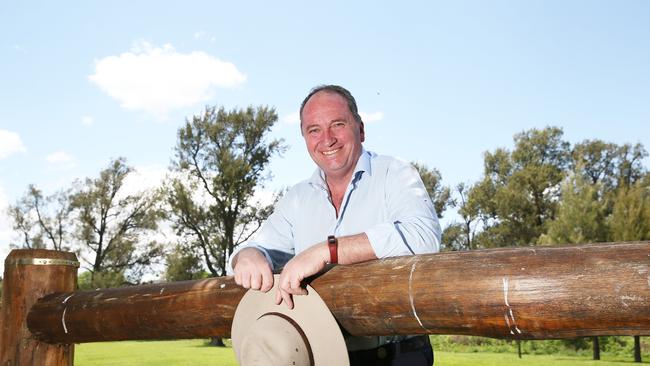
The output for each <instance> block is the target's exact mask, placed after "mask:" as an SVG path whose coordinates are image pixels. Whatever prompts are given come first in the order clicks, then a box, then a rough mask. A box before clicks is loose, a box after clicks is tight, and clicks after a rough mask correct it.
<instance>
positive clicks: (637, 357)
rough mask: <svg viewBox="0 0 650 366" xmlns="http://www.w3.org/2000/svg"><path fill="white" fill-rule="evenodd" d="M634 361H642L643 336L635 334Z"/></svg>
mask: <svg viewBox="0 0 650 366" xmlns="http://www.w3.org/2000/svg"><path fill="white" fill-rule="evenodd" d="M634 362H641V337H640V336H638V335H636V336H634Z"/></svg>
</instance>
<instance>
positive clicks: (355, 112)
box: [300, 84, 362, 128]
mask: <svg viewBox="0 0 650 366" xmlns="http://www.w3.org/2000/svg"><path fill="white" fill-rule="evenodd" d="M318 92H326V93H334V94H338V95H340V96H341V97H343V99H345V101H346V102H347V103H348V109H349V110H350V113H352V117H354V120H355V121H357V123H359V124H361V123H362V121H361V116H360V115H359V109H358V108H357V101H356V100H354V97H353V96H352V93H350V91H349V90H347V89H345V88H344V87H342V86H339V85H333V84H329V85H319V86H316V87H314V88H313V89H312V90H311V91H310V92H309V94H307V96H306V97H305V99H304V100H303V101H302V104H300V126H301V128H302V110H303V109H305V104H307V102H308V101H309V99H310V98H311V97H312V96H313V95H314V94H316V93H318Z"/></svg>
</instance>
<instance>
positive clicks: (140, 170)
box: [120, 166, 168, 196]
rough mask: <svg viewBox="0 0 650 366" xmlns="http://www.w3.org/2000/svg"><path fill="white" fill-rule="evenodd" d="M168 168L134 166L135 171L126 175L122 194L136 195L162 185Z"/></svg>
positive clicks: (121, 190)
mask: <svg viewBox="0 0 650 366" xmlns="http://www.w3.org/2000/svg"><path fill="white" fill-rule="evenodd" d="M167 172H168V170H167V169H166V168H162V167H158V166H140V167H134V168H133V172H132V173H130V174H129V175H127V176H126V179H125V180H124V186H123V187H122V189H120V194H122V195H124V196H126V195H136V194H139V193H141V192H144V191H146V190H149V189H155V188H158V187H160V186H161V185H162V182H163V181H164V179H165V176H166V175H167Z"/></svg>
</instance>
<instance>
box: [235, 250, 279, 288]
mask: <svg viewBox="0 0 650 366" xmlns="http://www.w3.org/2000/svg"><path fill="white" fill-rule="evenodd" d="M251 249H252V250H249V249H244V250H242V251H241V252H239V254H238V255H237V263H236V264H235V268H233V270H234V272H235V273H234V274H235V283H236V284H238V285H240V286H241V287H243V288H246V289H252V290H262V291H264V292H267V291H269V290H270V289H271V288H272V287H273V273H272V271H271V265H270V264H269V262H268V261H267V260H266V258H265V257H264V256H263V255H262V254H261V253H260V252H259V251H258V250H257V249H253V248H251Z"/></svg>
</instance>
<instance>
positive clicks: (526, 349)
mask: <svg viewBox="0 0 650 366" xmlns="http://www.w3.org/2000/svg"><path fill="white" fill-rule="evenodd" d="M430 338H431V344H432V345H433V349H434V350H439V351H446V352H456V353H458V352H464V353H472V352H477V353H488V352H489V353H513V354H517V342H516V341H514V340H504V339H494V338H485V337H472V336H458V335H432V336H430ZM598 338H599V340H600V347H601V352H602V354H603V355H604V356H606V357H616V358H621V359H625V358H627V359H629V360H631V359H632V354H633V348H634V338H633V337H631V336H630V337H626V336H612V337H598ZM641 340H642V342H643V344H642V349H643V352H644V353H646V354H647V353H650V342H648V340H647V339H646V338H643V337H642V338H641ZM521 349H522V353H523V354H524V355H565V356H583V357H591V355H592V350H591V339H590V338H576V339H566V340H561V339H549V340H538V341H521ZM646 357H647V356H646ZM523 359H524V360H525V359H526V357H525V356H524V358H523Z"/></svg>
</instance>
